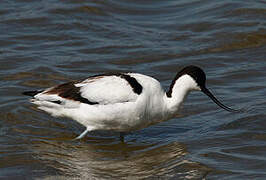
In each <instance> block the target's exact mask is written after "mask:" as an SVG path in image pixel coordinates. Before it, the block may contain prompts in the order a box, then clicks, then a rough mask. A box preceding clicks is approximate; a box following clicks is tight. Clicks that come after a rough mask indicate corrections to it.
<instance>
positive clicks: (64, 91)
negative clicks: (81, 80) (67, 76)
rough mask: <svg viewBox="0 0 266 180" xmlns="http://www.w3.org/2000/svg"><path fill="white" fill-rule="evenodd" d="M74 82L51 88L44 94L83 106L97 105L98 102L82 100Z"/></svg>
mask: <svg viewBox="0 0 266 180" xmlns="http://www.w3.org/2000/svg"><path fill="white" fill-rule="evenodd" d="M75 84H76V82H68V83H64V84H61V85H59V86H56V87H54V88H52V89H51V90H49V91H47V92H45V93H46V94H57V95H58V96H60V97H62V98H66V99H71V100H74V101H79V102H82V103H85V104H89V105H94V104H99V103H98V102H91V101H89V100H88V99H86V98H84V97H82V96H81V94H80V88H79V87H76V86H75Z"/></svg>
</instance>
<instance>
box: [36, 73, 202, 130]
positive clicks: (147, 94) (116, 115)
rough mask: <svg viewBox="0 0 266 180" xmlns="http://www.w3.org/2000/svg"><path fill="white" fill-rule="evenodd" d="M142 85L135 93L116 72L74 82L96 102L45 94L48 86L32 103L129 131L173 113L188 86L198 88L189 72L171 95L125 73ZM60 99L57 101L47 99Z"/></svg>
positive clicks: (90, 125)
mask: <svg viewBox="0 0 266 180" xmlns="http://www.w3.org/2000/svg"><path fill="white" fill-rule="evenodd" d="M127 75H130V76H131V77H133V78H135V79H136V80H137V82H138V83H139V84H141V86H142V88H143V89H142V92H141V93H140V94H136V93H134V92H133V90H132V87H131V86H130V85H129V84H128V82H127V81H126V80H125V79H123V78H120V77H118V76H100V77H94V78H88V79H87V80H85V81H82V82H80V83H77V84H75V86H76V87H79V88H80V92H81V96H82V97H84V98H86V99H88V100H90V101H92V102H99V104H94V105H89V104H86V103H81V102H78V101H74V100H70V99H66V98H62V97H60V96H58V95H57V94H47V93H46V92H47V91H49V90H51V88H49V89H47V90H45V91H43V92H42V93H39V94H37V95H35V96H34V99H32V103H34V104H36V105H38V106H39V107H38V108H39V109H41V110H44V111H46V112H48V113H50V114H51V115H53V116H56V117H68V118H71V119H74V120H76V121H77V122H79V123H80V124H82V125H84V126H85V127H87V131H91V130H113V131H118V132H129V131H134V130H138V129H141V128H144V127H147V126H149V125H152V124H155V123H158V122H161V121H166V120H168V119H170V118H172V117H174V116H175V115H176V113H177V111H178V109H179V107H180V105H181V104H182V102H183V101H184V99H185V97H186V95H187V93H188V92H189V91H190V90H193V89H194V90H199V88H198V87H197V84H196V83H195V81H194V79H192V78H191V77H190V76H189V75H184V76H182V77H181V78H179V79H178V80H177V81H176V83H175V85H174V87H173V93H172V97H167V96H166V93H165V92H164V90H163V89H162V87H161V85H160V83H159V82H158V81H157V80H156V79H154V78H152V77H149V76H145V75H142V74H137V73H127ZM56 100H60V101H62V103H61V104H56V103H53V102H51V101H56Z"/></svg>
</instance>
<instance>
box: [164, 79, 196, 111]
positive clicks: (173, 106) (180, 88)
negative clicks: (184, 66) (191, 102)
mask: <svg viewBox="0 0 266 180" xmlns="http://www.w3.org/2000/svg"><path fill="white" fill-rule="evenodd" d="M192 90H200V88H199V87H198V86H197V83H196V82H195V80H194V79H193V78H192V77H191V76H189V75H183V76H181V77H180V78H178V79H177V80H176V81H175V84H174V86H173V88H172V93H171V97H168V96H167V95H166V94H165V97H164V99H165V105H166V109H167V110H168V112H169V113H170V114H173V113H176V112H177V111H178V110H179V108H180V106H181V105H182V103H183V102H184V101H185V99H186V97H187V95H188V93H189V92H190V91H192Z"/></svg>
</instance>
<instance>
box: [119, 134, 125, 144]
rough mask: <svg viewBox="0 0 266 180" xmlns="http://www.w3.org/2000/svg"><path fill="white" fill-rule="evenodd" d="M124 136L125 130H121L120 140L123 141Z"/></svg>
mask: <svg viewBox="0 0 266 180" xmlns="http://www.w3.org/2000/svg"><path fill="white" fill-rule="evenodd" d="M124 136H125V133H124V132H120V141H121V142H124Z"/></svg>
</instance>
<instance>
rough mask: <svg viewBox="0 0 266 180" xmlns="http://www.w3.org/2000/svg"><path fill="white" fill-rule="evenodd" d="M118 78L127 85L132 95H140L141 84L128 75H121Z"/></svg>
mask: <svg viewBox="0 0 266 180" xmlns="http://www.w3.org/2000/svg"><path fill="white" fill-rule="evenodd" d="M120 77H121V78H123V79H125V80H126V81H127V82H128V83H129V85H130V86H131V87H132V89H133V91H134V93H136V94H138V95H139V94H141V92H142V89H143V88H142V86H141V84H140V83H139V82H138V81H137V80H136V79H135V78H134V77H131V76H130V75H127V74H121V75H120Z"/></svg>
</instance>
